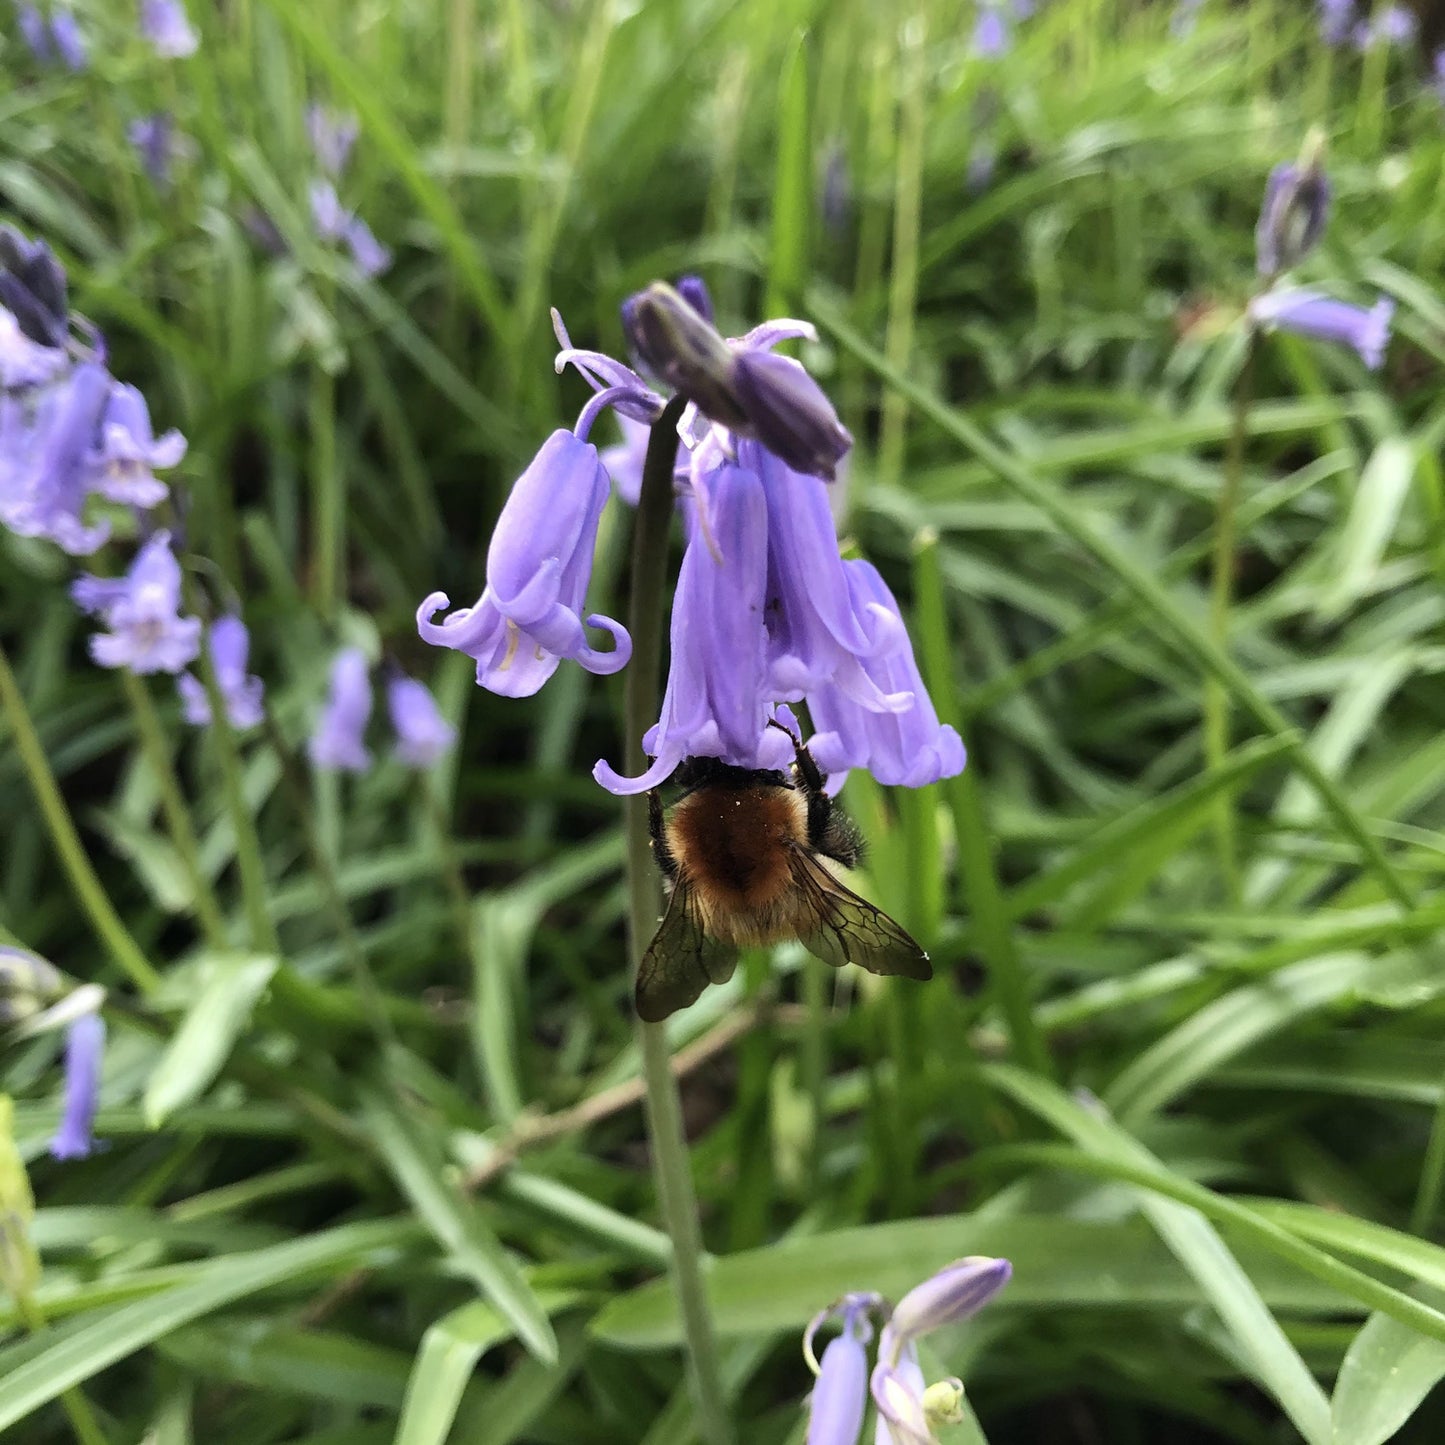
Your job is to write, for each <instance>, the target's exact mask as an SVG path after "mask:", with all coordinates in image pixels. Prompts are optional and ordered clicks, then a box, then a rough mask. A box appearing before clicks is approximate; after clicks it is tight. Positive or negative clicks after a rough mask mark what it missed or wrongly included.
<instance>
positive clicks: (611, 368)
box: [552, 306, 666, 426]
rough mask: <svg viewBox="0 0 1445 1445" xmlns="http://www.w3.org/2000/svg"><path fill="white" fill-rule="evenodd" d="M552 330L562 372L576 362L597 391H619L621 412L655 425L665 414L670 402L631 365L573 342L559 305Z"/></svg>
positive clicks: (556, 362)
mask: <svg viewBox="0 0 1445 1445" xmlns="http://www.w3.org/2000/svg"><path fill="white" fill-rule="evenodd" d="M552 333H553V335H554V336H556V338H557V345H558V346H559V347H560V348H561V349H560V350H559V351H558V352H557V356H556V358H555V360H554V362H553V369H554V370H555V371H556V372H557V374H558V375H559V376H560V375H561V374H562V372H563V371H565V370H566V369H567V367H569V366H575V367H576V368H577V370H578V372H580V373H581V375H582V378H583V380H584V381H586V383H587V385H588V386H590V387H591V388H592V389H593V391H609V390H616V391H618V392H619V393H620V395H621V397H622V398H623V399H622V400H619V401H618V402H617V403H616V404H615V405H614V408H613V409H614V410H615V411H616V412H617V414H618V415H619V416H625V417H629V418H631V420H633V421H640V422H644V423H646V424H647V425H648V426H651V425H652V423H653V422H655V421H656V420H657V418H658V417H659V416H660V415H661V414H662V409H663V407H664V406H665V405H666V403H665V402H664V401H663V399H662V398H661V397H660V396H658V395H657V393H656V392H655V391H653V390H652V389H651V388H650V387H649V386H648V385H647V383H646V382H645V381H643V379H642V378H641V377H640V376H639V375H638V374H637V373H636V372H635V371H633V370H632V368H631V367H630V366H624V365H623V364H622V363H621V362H620V361H617V360H615V359H614V358H613V357H610V356H608V355H607V354H606V352H602V351H586V350H584V349H582V348H581V347H576V346H573V345H572V338H571V337H570V336H569V335H568V334H567V327H566V326H565V325H564V324H563V321H562V313H561V312H560V311H558V310H557V308H556V307H555V306H554V307H553V308H552Z"/></svg>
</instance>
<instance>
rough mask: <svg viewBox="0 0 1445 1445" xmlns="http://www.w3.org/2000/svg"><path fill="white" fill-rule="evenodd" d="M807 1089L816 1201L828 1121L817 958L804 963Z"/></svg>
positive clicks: (822, 984)
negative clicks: (806, 1014)
mask: <svg viewBox="0 0 1445 1445" xmlns="http://www.w3.org/2000/svg"><path fill="white" fill-rule="evenodd" d="M803 1005H804V1007H805V1008H806V1009H807V1011H808V1018H807V1023H806V1024H805V1025H804V1028H803V1049H802V1053H803V1085H804V1087H805V1088H806V1090H807V1093H808V1112H809V1115H810V1128H809V1133H808V1161H807V1164H808V1195H809V1197H810V1198H811V1197H814V1196H815V1195H816V1193H817V1188H818V1182H819V1178H820V1173H821V1170H822V1165H823V1121H824V1119H825V1118H826V1117H827V1103H828V1100H827V1087H828V980H827V979H826V978H825V977H824V976H823V968H822V965H820V964H819V962H818V960H817V959H816V958H805V959H804V960H803Z"/></svg>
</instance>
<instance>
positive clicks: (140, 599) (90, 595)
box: [70, 532, 201, 674]
mask: <svg viewBox="0 0 1445 1445" xmlns="http://www.w3.org/2000/svg"><path fill="white" fill-rule="evenodd" d="M70 595H71V597H72V598H73V599H74V601H75V604H76V606H78V607H79V608H80V609H81V610H82V611H83V612H89V613H91V614H92V615H94V616H97V617H99V618H100V619H101V621H102V622H103V623H104V624H105V626H106V627H107V628H108V629H109V630H108V631H106V632H102V633H97V634H96V635H95V636H93V637H92V638H91V639H90V655H91V657H92V658H93V659H94V661H95V662H97V663H98V664H99V665H100V666H101V667H124V668H126V669H128V670H129V671H131V672H133V673H136V674H145V673H150V672H170V673H176V672H179V671H180V670H181V669H182V668H183V667H185V666H186V664H187V663H189V662H192V661H194V659H195V657H196V655H197V654H198V653H199V652H200V649H201V621H200V618H198V617H182V616H181V615H180V607H181V564H180V563H179V562H177V561H176V557H175V553H174V552H172V551H171V534H170V533H169V532H157V533H156V534H155V535H154V536H153V537H152V538H151V539H150V541H148V542H147V543H146V544H145V546H144V547H142V548H141V549H140V551H139V552H138V553H136V558H135V561H134V562H132V563H131V565H130V570H129V571H128V572H127V573H126V574H125V576H124V577H92V576H89V575H83V576H81V577H79V578H77V579H76V580H75V581H74V582H72V583H71V585H70Z"/></svg>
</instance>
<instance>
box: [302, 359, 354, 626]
mask: <svg viewBox="0 0 1445 1445" xmlns="http://www.w3.org/2000/svg"><path fill="white" fill-rule="evenodd" d="M309 413H310V414H309V422H310V428H311V498H312V502H311V506H312V513H311V516H312V525H313V527H314V536H313V539H312V548H313V555H312V559H311V567H312V573H311V592H312V601H313V602H314V603H315V606H316V610H317V611H318V612H319V613H320V614H321V615H322V616H323V617H325V618H327V619H328V620H329V619H332V618H334V617H335V616H336V614H337V611H338V609H339V608H340V605H341V586H342V577H343V575H344V571H345V569H344V566H343V562H342V557H343V553H344V552H345V550H346V480H345V477H344V476H343V475H342V472H341V469H340V468H339V467H338V466H337V465H336V384H335V382H334V381H333V380H332V378H331V373H330V372H328V371H327V370H326V368H325V367H324V366H322V365H319V364H318V365H317V366H316V367H315V368H314V369H313V370H312V374H311V392H310V408H309Z"/></svg>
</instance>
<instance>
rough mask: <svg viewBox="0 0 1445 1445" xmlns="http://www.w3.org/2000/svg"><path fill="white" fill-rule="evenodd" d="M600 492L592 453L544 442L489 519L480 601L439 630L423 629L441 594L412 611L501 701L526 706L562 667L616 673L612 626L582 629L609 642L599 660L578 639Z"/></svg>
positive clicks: (557, 436)
mask: <svg viewBox="0 0 1445 1445" xmlns="http://www.w3.org/2000/svg"><path fill="white" fill-rule="evenodd" d="M581 425H582V423H581V422H579V426H581ZM607 490H608V489H607V473H606V472H605V471H604V470H603V468H602V462H601V459H600V458H599V457H598V454H597V448H596V447H594V446H593V445H592V444H591V442H589V441H586V440H585V439H584V438H583V437H581V436H578V435H577V434H576V433H575V432H570V431H566V430H558V431H555V432H553V433H552V435H551V436H550V437H549V438H548V439H547V441H546V442H545V443H544V444H543V446H542V449H541V450H540V451H539V452H538V453H537V455H536V457H534V458H533V460H532V462H531V464H530V465H529V466H528V467H527V469H526V471H524V472H523V473H522V475H521V477H520V478H518V480H517V482H516V484H515V486H513V488H512V491H511V494H510V495H509V496H508V498H507V501H506V504H505V505H504V506H503V508H502V514H501V516H500V517H499V518H498V519H497V526H496V530H495V531H494V532H493V533H492V541H491V545H490V547H489V548H488V549H487V585H486V589H485V590H484V591H483V593H482V595H481V597H480V598H478V600H477V602H476V604H475V605H474V606H472V607H463V608H458V609H457V611H455V612H453V613H452V614H451V615H450V616H449V617H447V618H445V619H444V620H443V621H442V622H439V623H438V622H434V621H433V620H432V619H433V618H434V617H435V615H436V613H437V612H439V611H440V610H441V609H442V608H444V607H447V606H449V605H450V603H449V599H448V597H447V594H446V593H445V592H433V593H432V594H431V595H430V596H429V597H427V598H426V600H425V601H424V602H423V603H422V604H421V606H420V607H419V608H418V609H417V615H416V620H417V630H418V631H419V632H420V634H421V636H422V638H423V639H424V640H425V641H427V642H430V643H433V644H434V645H436V646H438V647H450V648H454V649H455V650H457V651H459V652H464V653H466V654H467V656H469V657H471V658H473V659H474V660H475V662H476V664H477V682H478V683H479V684H480V685H481V686H482V687H485V688H488V689H489V690H490V691H492V692H495V693H500V694H501V695H502V696H503V697H530V696H531V695H532V694H533V693H534V692H536V691H537V689H538V688H539V687H541V686H542V684H543V683H544V682H546V681H547V679H548V678H549V677H551V675H552V674H553V672H555V671H556V669H557V664H558V663H559V662H560V661H561V659H562V658H564V657H566V658H571V659H572V660H573V661H576V662H579V663H581V664H582V666H583V667H585V668H586V669H587V670H588V671H589V672H595V673H602V674H607V673H613V672H617V671H618V670H619V669H621V668H623V667H625V666H626V665H627V661H628V659H629V658H630V657H631V656H632V639H631V638H630V637H629V636H628V635H627V629H626V628H625V627H623V626H622V624H621V623H619V622H614V621H613V620H612V619H611V618H610V617H603V616H600V615H593V616H589V617H587V618H586V619H585V621H586V625H587V626H589V627H598V628H601V629H602V630H603V631H605V632H607V633H608V634H609V635H610V637H611V639H612V649H611V651H608V652H601V651H598V650H597V649H596V648H594V647H593V646H592V645H591V644H590V643H589V642H588V640H587V634H586V632H585V631H584V629H583V621H584V619H583V615H582V609H583V607H584V606H585V604H586V598H587V585H588V583H589V581H590V580H591V577H592V554H593V552H594V550H595V548H596V544H597V524H598V522H599V520H600V519H601V516H602V508H603V505H604V504H605V503H606V501H607Z"/></svg>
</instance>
